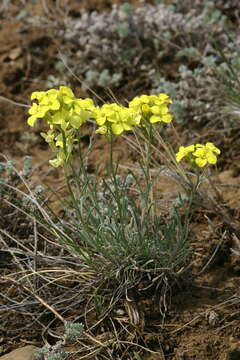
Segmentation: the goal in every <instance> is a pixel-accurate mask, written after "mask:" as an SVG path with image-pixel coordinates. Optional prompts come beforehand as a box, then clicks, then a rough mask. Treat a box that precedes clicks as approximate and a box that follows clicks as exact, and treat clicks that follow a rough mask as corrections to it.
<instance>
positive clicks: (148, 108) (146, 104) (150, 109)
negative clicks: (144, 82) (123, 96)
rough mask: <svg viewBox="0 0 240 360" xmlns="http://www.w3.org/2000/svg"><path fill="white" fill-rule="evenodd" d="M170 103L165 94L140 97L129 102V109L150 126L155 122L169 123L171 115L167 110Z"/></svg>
mask: <svg viewBox="0 0 240 360" xmlns="http://www.w3.org/2000/svg"><path fill="white" fill-rule="evenodd" d="M171 102H172V101H171V100H170V99H169V97H168V95H166V94H159V95H158V96H157V95H149V96H147V95H142V96H140V97H135V98H134V99H133V100H132V101H130V103H129V108H130V109H132V110H134V111H135V112H137V113H139V114H141V115H142V119H143V120H147V121H150V123H152V124H154V123H157V122H164V123H169V122H171V121H172V115H171V114H170V113H169V109H168V105H169V103H171Z"/></svg>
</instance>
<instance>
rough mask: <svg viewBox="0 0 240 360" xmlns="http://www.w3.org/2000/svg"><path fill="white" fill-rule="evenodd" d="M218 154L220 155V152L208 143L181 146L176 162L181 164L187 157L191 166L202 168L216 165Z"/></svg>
mask: <svg viewBox="0 0 240 360" xmlns="http://www.w3.org/2000/svg"><path fill="white" fill-rule="evenodd" d="M216 154H217V155H219V154H220V150H219V149H218V148H217V147H216V146H215V145H214V144H213V143H211V142H208V143H206V145H202V144H196V145H189V146H180V148H179V150H178V152H177V154H176V160H177V162H180V161H181V160H182V159H183V158H184V157H185V158H186V159H187V160H188V161H189V162H190V163H191V164H195V165H196V166H197V167H200V168H202V167H204V166H205V165H207V164H216V162H217V156H216Z"/></svg>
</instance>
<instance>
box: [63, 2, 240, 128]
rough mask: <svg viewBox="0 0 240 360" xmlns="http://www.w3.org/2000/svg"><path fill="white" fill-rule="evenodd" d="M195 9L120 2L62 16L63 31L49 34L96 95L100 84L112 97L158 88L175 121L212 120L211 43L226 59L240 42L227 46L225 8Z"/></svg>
mask: <svg viewBox="0 0 240 360" xmlns="http://www.w3.org/2000/svg"><path fill="white" fill-rule="evenodd" d="M195 5H196V6H194V7H193V6H192V2H191V1H188V0H184V1H181V2H178V1H173V3H172V4H171V5H166V4H164V3H163V2H156V4H155V5H150V4H146V3H144V2H143V3H142V5H141V6H140V7H138V8H133V7H132V6H131V5H130V4H129V3H124V4H122V5H121V6H118V5H113V7H112V10H111V11H110V12H101V13H99V12H96V11H94V12H91V13H89V12H87V11H83V12H82V14H81V17H80V18H77V19H71V18H66V19H65V30H64V31H63V30H60V31H57V32H56V35H57V36H59V37H60V38H63V39H64V40H66V44H65V47H64V54H65V56H66V58H67V62H68V64H69V65H70V67H71V69H72V70H73V71H74V73H75V74H76V75H80V77H81V78H82V79H83V80H84V81H85V83H86V84H87V85H88V86H91V87H92V88H94V89H95V90H96V87H97V92H98V93H100V94H101V95H104V94H105V89H106V87H110V88H111V89H112V90H113V91H114V93H115V95H116V96H117V97H118V96H119V95H120V96H125V94H126V93H127V94H129V93H131V92H132V91H134V92H135V94H136V92H138V89H140V90H139V91H141V92H142V89H144V91H149V92H152V93H156V92H162V91H166V92H167V93H168V94H169V95H170V96H171V97H172V99H173V103H174V105H173V111H174V112H175V111H176V113H175V114H176V115H175V117H176V120H177V121H178V122H184V121H187V120H189V119H190V118H191V119H195V120H201V119H202V118H203V117H205V118H206V119H213V118H214V117H215V115H216V111H217V109H218V108H219V104H217V102H218V101H220V102H221V100H222V99H218V97H217V95H216V94H215V96H214V95H213V94H212V89H213V88H214V87H216V83H215V73H214V71H213V67H215V66H220V65H221V62H222V60H221V59H220V58H219V56H218V55H217V52H216V50H215V49H214V43H215V41H216V39H217V41H218V42H219V43H220V46H221V48H222V49H223V51H224V52H227V53H228V54H229V56H230V57H231V58H234V56H236V50H235V49H233V42H235V45H236V46H237V44H239V42H240V39H239V37H235V38H234V39H233V42H231V41H229V39H228V37H227V36H226V31H228V28H229V29H230V28H231V24H230V21H229V19H228V18H227V16H226V15H224V14H223V12H222V11H221V9H224V10H226V9H228V7H226V6H225V3H224V2H223V1H220V0H219V1H217V2H216V1H207V2H203V1H198V0H197V1H196V4H195ZM74 48H75V50H74V52H72V49H74ZM210 60H211V64H210ZM132 84H134V85H133V88H134V90H132V88H131V86H132ZM101 90H102V92H101ZM203 107H205V110H204V111H203ZM210 107H211V109H210Z"/></svg>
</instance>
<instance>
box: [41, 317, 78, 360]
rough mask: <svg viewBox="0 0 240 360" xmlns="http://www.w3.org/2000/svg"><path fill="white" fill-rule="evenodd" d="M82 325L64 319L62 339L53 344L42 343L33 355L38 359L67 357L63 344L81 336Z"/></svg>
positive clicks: (62, 358) (60, 359)
mask: <svg viewBox="0 0 240 360" xmlns="http://www.w3.org/2000/svg"><path fill="white" fill-rule="evenodd" d="M83 330H84V328H83V325H82V324H81V323H73V322H71V321H66V322H65V323H64V334H63V336H62V339H61V340H59V341H57V342H56V344H55V345H52V346H51V345H44V346H43V347H41V348H39V349H37V351H36V353H35V355H36V358H37V359H39V360H65V359H67V358H68V352H66V351H65V349H64V346H65V345H66V344H67V343H69V341H73V340H75V339H76V338H78V337H80V336H82V334H83Z"/></svg>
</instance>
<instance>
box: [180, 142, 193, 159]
mask: <svg viewBox="0 0 240 360" xmlns="http://www.w3.org/2000/svg"><path fill="white" fill-rule="evenodd" d="M194 150H195V145H189V146H180V148H179V150H178V152H177V154H176V161H177V162H180V161H181V160H182V159H183V158H184V157H186V156H188V155H189V154H190V153H192V152H193V151H194Z"/></svg>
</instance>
